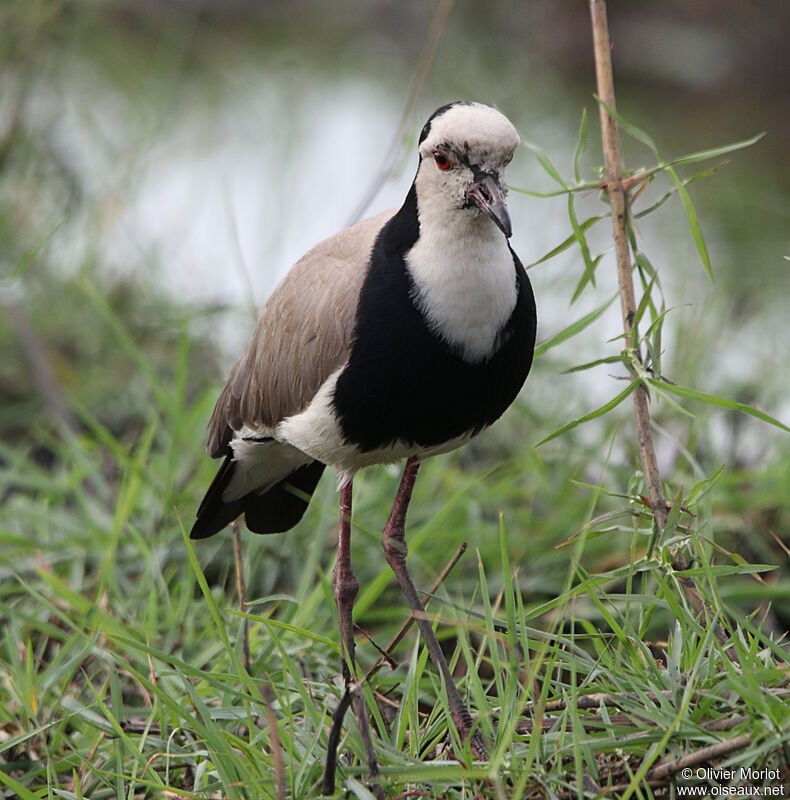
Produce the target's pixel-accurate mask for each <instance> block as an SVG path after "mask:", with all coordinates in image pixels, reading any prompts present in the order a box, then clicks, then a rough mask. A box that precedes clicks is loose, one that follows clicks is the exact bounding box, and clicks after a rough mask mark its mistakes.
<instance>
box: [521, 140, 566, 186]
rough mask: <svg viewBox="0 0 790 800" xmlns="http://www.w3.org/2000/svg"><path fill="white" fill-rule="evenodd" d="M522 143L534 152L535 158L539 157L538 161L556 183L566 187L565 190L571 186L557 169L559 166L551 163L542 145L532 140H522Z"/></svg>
mask: <svg viewBox="0 0 790 800" xmlns="http://www.w3.org/2000/svg"><path fill="white" fill-rule="evenodd" d="M521 144H522V145H523V146H524V147H526V148H527V150H529V151H531V152H532V154H533V155H534V156H535V158H537V159H538V163H539V164H540V165H541V167H543V169H544V171H545V172H546V174H547V175H548V176H549V177H550V178H551V179H552V180H554V181H555V182H556V183H558V184H559V185H560V186H562V188H563V189H565V191H568V190H569V189H570V187H569V186H568V184H567V183H566V182H565V180H564V179H563V177H562V176H561V175H560V173H559V172H558V171H557V168H556V167H555V166H554V164H552V163H551V159H550V158H549V157H548V155H546V152H545V151H544V150H543V149H542V148H541V147H538V145H536V144H533V143H532V142H524V141H522V142H521Z"/></svg>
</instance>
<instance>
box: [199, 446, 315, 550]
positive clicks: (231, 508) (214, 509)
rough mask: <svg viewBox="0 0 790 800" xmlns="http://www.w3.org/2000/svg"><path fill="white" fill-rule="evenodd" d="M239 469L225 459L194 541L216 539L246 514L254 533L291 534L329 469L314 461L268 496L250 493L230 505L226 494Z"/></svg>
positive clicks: (206, 500) (205, 502) (210, 489)
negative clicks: (216, 536)
mask: <svg viewBox="0 0 790 800" xmlns="http://www.w3.org/2000/svg"><path fill="white" fill-rule="evenodd" d="M235 466H236V462H235V461H233V457H232V455H227V456H225V460H224V461H223V462H222V466H221V467H220V468H219V471H218V472H217V474H216V475H215V476H214V480H213V481H212V482H211V486H209V487H208V491H207V492H206V496H205V497H204V498H203V502H202V503H201V504H200V508H198V512H197V519H196V520H195V524H194V525H193V526H192V531H191V532H190V534H189V536H190V538H191V539H206V538H207V537H209V536H213V535H214V534H215V533H219V532H220V531H221V530H222V529H223V528H224V527H225V526H226V525H229V524H230V523H231V522H233V520H234V519H236V518H237V517H240V516H241V515H242V514H244V518H245V522H246V523H247V528H248V529H249V530H251V531H252V532H253V533H282V532H283V531H287V530H290V529H291V528H293V527H294V525H296V523H297V522H299V520H300V519H301V518H302V517H303V516H304V512H305V511H307V506H308V505H309V504H310V498H311V497H312V495H313V492H314V491H315V487H316V486H317V485H318V481H319V479H320V478H321V475H322V474H323V472H324V466H325V465H324V464H322V463H321V462H320V461H312V462H311V463H310V464H307V465H306V466H304V467H300V468H299V469H298V470H296V472H292V473H291V474H290V475H288V476H287V477H285V478H283V479H282V480H281V481H280V482H279V483H275V484H274V486H272V487H271V489H269V490H268V491H267V492H266V493H265V494H257V493H256V492H250V493H249V494H247V495H245V496H244V497H242V498H240V499H239V500H234V501H232V502H230V503H226V502H224V501H223V499H222V493H223V492H224V491H225V489H226V487H227V485H228V484H229V483H230V479H231V477H232V476H233V470H234V469H235Z"/></svg>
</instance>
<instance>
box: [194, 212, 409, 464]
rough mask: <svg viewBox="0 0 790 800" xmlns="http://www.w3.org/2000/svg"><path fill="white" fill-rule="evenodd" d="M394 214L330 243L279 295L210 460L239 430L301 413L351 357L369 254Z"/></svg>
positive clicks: (214, 438) (221, 417) (238, 380)
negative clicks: (328, 379)
mask: <svg viewBox="0 0 790 800" xmlns="http://www.w3.org/2000/svg"><path fill="white" fill-rule="evenodd" d="M392 214H393V212H392V211H387V212H384V213H382V214H378V215H376V216H375V217H370V218H369V219H366V220H363V221H362V222H359V223H357V224H356V225H354V226H352V227H351V228H346V229H345V230H343V231H341V232H340V233H338V234H335V235H334V236H332V237H330V238H329V239H325V240H324V241H323V242H321V243H320V244H318V245H316V246H315V247H314V248H313V249H312V250H310V251H309V252H308V253H306V254H305V255H304V256H302V258H300V259H299V261H297V262H296V264H294V266H293V267H292V268H291V270H290V271H289V272H288V274H287V275H286V276H285V278H283V280H282V281H281V282H280V284H279V285H278V286H277V288H276V289H275V290H274V293H273V294H272V296H271V297H270V298H269V300H268V302H267V303H266V305H265V306H264V307H263V311H261V316H260V318H259V319H258V325H257V327H256V328H255V333H253V335H252V338H251V339H250V342H249V344H248V345H247V350H246V352H245V353H244V355H243V356H242V357H241V358H240V359H239V360H238V361H237V362H236V363H235V364H234V366H233V368H232V369H231V371H230V374H229V375H228V380H227V383H226V384H225V388H224V389H223V390H222V393H221V394H220V396H219V399H218V400H217V404H216V406H215V407H214V413H213V414H212V415H211V421H210V422H209V426H208V443H207V445H206V449H207V450H208V453H209V455H210V456H211V457H212V458H218V457H219V456H221V455H224V454H225V451H226V447H227V444H228V442H229V441H230V440H231V438H232V436H233V431H237V430H239V429H241V428H242V427H243V426H247V427H248V428H253V429H254V428H260V427H274V426H275V425H276V424H277V423H278V422H280V421H281V420H282V419H284V418H285V417H289V416H291V415H293V414H298V413H299V412H300V411H303V410H304V409H305V408H307V406H308V405H309V404H310V401H311V400H312V399H313V397H314V396H315V393H316V392H317V391H318V389H319V387H320V386H321V384H322V383H323V382H324V381H325V380H326V379H327V378H328V377H329V376H330V375H331V374H332V373H333V372H334V371H335V370H336V369H338V367H340V366H342V364H343V363H344V362H345V360H346V359H347V358H348V353H349V350H350V348H351V338H352V336H353V333H354V321H355V316H356V308H357V300H358V298H359V292H360V290H361V288H362V282H363V280H364V278H365V274H366V271H367V266H368V261H369V258H370V253H371V251H372V249H373V244H374V243H375V241H376V237H377V236H378V233H379V231H380V230H381V228H382V227H383V225H384V223H385V222H386V221H387V220H388V219H389V218H390V217H391V216H392Z"/></svg>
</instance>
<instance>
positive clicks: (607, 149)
mask: <svg viewBox="0 0 790 800" xmlns="http://www.w3.org/2000/svg"><path fill="white" fill-rule="evenodd" d="M590 16H591V18H592V30H593V47H594V51H595V75H596V81H597V84H598V96H599V97H600V99H601V102H600V103H599V104H598V105H599V113H600V118H601V137H602V140H603V152H604V162H605V166H606V175H607V177H606V189H607V192H608V195H609V203H610V205H611V208H612V234H613V236H614V247H615V257H616V259H617V282H618V285H619V288H620V306H621V309H622V314H623V330H624V331H625V340H626V341H627V342H631V341H638V339H637V338H636V337H633V338H632V335H631V334H632V329H633V327H634V317H635V315H636V296H635V294H634V279H633V270H632V265H631V251H630V247H629V244H628V230H627V226H626V223H627V214H628V203H627V198H626V190H625V187H624V186H623V180H622V166H621V158H620V142H619V138H618V133H617V121H616V120H615V118H614V116H613V113H614V111H615V109H616V106H615V97H614V76H613V73H612V57H611V46H610V42H609V26H608V23H607V18H606V0H590ZM610 111H611V112H612V113H610ZM634 355H635V357H636V358H637V359H638V360H639V361H640V362H641V361H642V356H641V352H640V349H639V346H638V344H637V345H636V351H635V353H634ZM633 396H634V416H635V418H636V431H637V438H638V440H639V455H640V458H641V461H642V473H643V475H644V480H645V486H646V488H647V492H648V501H649V503H650V508H651V510H652V512H653V519H654V520H655V524H656V526H657V529H658V531H659V532H662V531H666V528H667V522H668V520H669V511H668V508H667V500H666V497H665V496H664V489H663V486H662V485H661V473H660V471H659V469H658V461H657V460H656V450H655V447H654V445H653V435H652V431H651V427H650V410H649V408H648V394H647V387H646V386H645V384H644V383H643V382H641V381H640V383H639V385H638V386H637V387H636V389H635V390H634V393H633ZM673 566H674V568H675V569H676V570H685V569H687V567H688V564H687V562H686V559H685V558H684V557H683V556H682V555H681V554H680V553H674V554H673ZM680 581H681V586H682V587H683V592H684V594H685V595H686V599H687V600H688V602H689V604H690V605H691V607H692V608H693V609H694V611H695V612H696V613H697V614H700V615H701V616H702V617H703V618H704V619H708V620H710V619H712V618H713V616H714V615H713V613H712V611H711V610H710V609H709V608H708V607H707V604H706V603H705V601H704V600H703V598H702V596H701V595H700V593H699V591H698V590H697V587H696V585H695V584H694V582H693V581H692V580H691V579H689V578H680ZM714 627H715V635H716V638H717V639H718V640H719V641H720V642H721V643H722V644H724V643H725V642H727V641H728V640H729V637H728V636H727V633H726V631H725V630H724V629H723V628H722V627H721V625H719V624H718V623H716V624H715V626H714ZM727 652H728V655H729V656H730V658H733V659H735V655H734V650H733V649H732V648H730V649H729V650H728V651H727Z"/></svg>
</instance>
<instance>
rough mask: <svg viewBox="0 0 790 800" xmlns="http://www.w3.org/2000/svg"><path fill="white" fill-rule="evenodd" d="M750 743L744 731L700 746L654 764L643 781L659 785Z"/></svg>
mask: <svg viewBox="0 0 790 800" xmlns="http://www.w3.org/2000/svg"><path fill="white" fill-rule="evenodd" d="M751 743H752V737H751V735H750V734H748V733H745V734H743V735H742V736H735V737H733V738H732V739H726V740H725V741H723V742H717V743H716V744H712V745H709V746H708V747H701V748H700V749H699V750H695V751H694V752H693V753H689V754H688V755H685V756H681V757H680V758H673V759H672V760H671V761H662V762H661V763H660V764H656V766H654V767H653V768H652V769H650V770H648V773H647V775H645V781H646V782H647V783H648V784H649V785H650V786H661V785H663V784H665V783H666V782H667V781H668V780H669V779H670V778H671V777H672V776H673V775H677V773H678V772H680V771H681V770H682V769H686V768H688V767H697V766H700V765H701V764H707V763H709V762H711V761H715V760H716V759H718V758H722V756H726V755H729V754H730V753H734V752H735V751H736V750H743V748H744V747H748V746H749V745H750V744H751ZM630 785H631V784H630V783H618V784H616V785H615V786H604V787H602V788H601V793H602V794H611V793H613V792H622V791H624V790H626V789H628V788H629V786H630Z"/></svg>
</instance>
